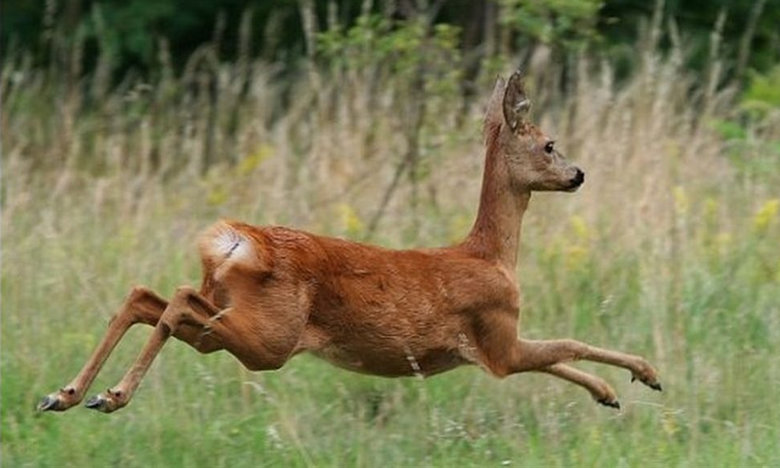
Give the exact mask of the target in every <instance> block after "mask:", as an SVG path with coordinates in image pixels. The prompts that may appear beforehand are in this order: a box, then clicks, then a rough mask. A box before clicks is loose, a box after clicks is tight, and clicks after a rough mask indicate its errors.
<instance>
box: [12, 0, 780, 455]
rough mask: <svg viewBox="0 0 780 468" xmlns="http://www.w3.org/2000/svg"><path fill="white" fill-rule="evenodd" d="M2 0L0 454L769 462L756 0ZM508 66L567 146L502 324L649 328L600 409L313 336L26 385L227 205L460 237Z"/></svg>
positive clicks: (772, 132)
mask: <svg viewBox="0 0 780 468" xmlns="http://www.w3.org/2000/svg"><path fill="white" fill-rule="evenodd" d="M217 5H218V6H217ZM2 7H3V15H2V21H3V25H2V26H3V27H2V38H3V44H2V51H3V67H2V72H1V73H0V92H1V93H2V98H3V103H2V104H3V105H2V114H1V118H2V120H1V121H0V125H1V127H0V130H2V137H3V139H2V149H3V152H2V170H3V173H2V192H1V193H0V196H1V197H2V199H1V201H2V226H1V227H2V233H3V262H2V291H1V293H2V305H3V314H2V332H1V333H2V335H1V337H2V356H1V357H0V366H1V368H0V370H1V371H2V392H1V400H0V403H2V426H1V429H2V439H3V449H2V462H3V464H5V465H7V466H106V465H120V466H231V467H232V466H262V465H282V464H284V465H293V466H311V465H315V466H343V465H347V466H353V465H354V466H382V465H390V466H392V465H431V466H452V465H456V464H457V465H459V466H497V465H501V466H512V465H520V466H526V465H528V466H539V465H544V466H548V465H552V466H573V465H574V466H579V465H605V466H647V465H651V466H657V465H663V466H667V465H677V466H702V465H705V466H777V465H778V464H780V451H778V449H777V445H778V444H777V442H778V440H780V429H779V428H778V425H777V421H780V404H779V403H778V401H777V398H776V395H775V388H777V387H778V385H780V362H778V360H777V359H776V357H777V355H778V352H780V349H778V346H779V345H778V343H780V243H779V242H778V238H779V237H780V214H779V211H780V193H779V192H778V189H777V187H778V186H780V170H778V168H780V95H778V89H780V66H778V56H779V54H780V47H779V46H778V36H777V32H776V31H775V29H776V27H775V25H776V24H777V23H778V19H779V18H778V14H780V8H778V7H777V4H776V3H773V2H772V1H769V0H767V1H761V0H759V1H756V2H710V3H708V4H707V5H706V6H702V5H700V4H694V3H693V2H684V1H680V2H669V3H663V2H658V3H656V4H654V5H653V7H652V9H648V8H650V7H647V6H645V3H643V2H628V1H609V2H605V3H603V4H602V3H598V2H590V1H574V0H555V1H553V0H549V1H544V2H518V1H511V0H501V1H498V2H493V1H474V2H465V1H457V0H451V1H433V0H431V1H423V0H419V1H409V0H407V1H404V0H399V1H396V2H371V1H362V2H358V1H332V2H326V1H314V0H300V1H282V0H280V1H278V2H255V3H252V2H220V3H218V4H217V3H216V2H197V1H190V2H176V1H155V2H145V1H141V0H135V1H132V2H112V1H106V2H101V3H97V2H91V1H87V0H83V1H69V2H55V1H48V2H21V1H17V2H14V1H4V2H3V5H2ZM518 66H520V67H522V68H523V69H524V70H526V72H527V73H528V75H529V86H530V87H531V92H532V97H533V98H534V107H533V112H534V114H535V116H534V118H535V119H536V120H537V121H539V122H540V124H541V126H542V128H544V129H545V130H546V131H547V132H549V133H550V134H552V135H555V137H556V138H557V140H558V146H559V147H560V148H561V149H562V150H563V151H564V152H565V153H566V154H567V155H568V156H569V157H570V158H571V159H573V160H575V161H577V163H578V164H579V165H581V166H582V167H584V168H585V170H586V172H587V174H588V176H587V183H586V184H585V185H584V186H583V188H582V189H581V190H580V191H579V192H578V193H577V194H575V195H566V194H539V195H535V196H534V200H533V202H532V204H531V208H530V210H529V213H528V216H527V219H526V222H525V223H524V231H523V239H522V246H523V248H522V251H521V258H520V265H519V276H520V278H521V283H522V289H523V292H524V298H523V307H522V313H523V316H524V320H523V322H522V330H521V331H522V333H523V334H524V335H525V336H528V337H531V338H549V337H562V336H571V337H575V338H579V339H583V340H585V341H588V342H591V343H594V344H600V345H608V346H610V347H615V348H619V349H625V350H631V351H633V352H636V353H640V354H643V355H645V356H647V357H648V358H649V359H650V360H651V361H653V362H654V363H655V364H656V365H657V366H658V368H659V369H660V371H661V375H662V381H663V384H664V389H665V391H664V393H663V394H655V393H651V392H650V391H648V390H647V389H645V388H641V387H640V386H639V385H636V384H634V385H632V384H630V383H629V376H628V375H627V374H626V373H625V372H622V371H619V370H615V369H611V368H607V367H605V366H598V365H590V364H581V367H582V368H584V369H588V370H590V371H593V372H596V373H598V374H599V375H601V376H603V377H605V378H607V379H608V380H609V381H610V382H612V383H613V385H614V386H615V388H616V390H617V391H618V393H619V394H620V397H621V403H622V404H623V409H622V410H621V411H620V412H615V411H611V410H608V409H605V408H602V407H599V406H597V405H595V404H594V403H592V402H591V401H590V399H589V397H588V395H587V394H586V393H585V392H584V391H582V390H581V389H579V388H575V387H573V386H571V385H568V384H565V383H563V382H561V381H558V380H553V379H550V378H549V377H546V376H541V375H520V376H514V377H510V378H508V379H505V380H503V381H497V380H495V379H493V378H491V377H489V376H487V375H485V374H483V373H482V372H481V371H479V370H477V369H473V368H463V369H459V370H456V371H453V372H451V373H448V374H444V375H441V376H438V377H435V378H432V379H429V380H425V381H421V380H416V379H396V380H391V379H380V378H372V377H366V376H360V375H355V374H351V373H348V372H346V371H342V370H338V369H334V368H332V367H331V366H329V365H328V364H325V363H323V362H320V361H317V360H315V359H313V358H309V357H306V356H302V357H298V358H295V359H294V360H293V361H292V362H291V363H289V364H288V365H287V366H286V367H285V368H284V369H282V370H280V371H277V372H272V373H271V372H269V373H249V372H247V371H246V370H244V369H243V368H242V367H241V366H240V365H239V364H238V363H237V362H236V361H235V360H234V359H232V358H231V357H230V356H229V355H226V354H224V353H217V354H214V355H209V356H201V355H198V354H196V353H195V352H193V351H192V350H191V349H189V348H188V347H186V345H183V344H181V343H176V342H171V343H169V344H168V345H166V348H165V350H164V352H163V353H161V355H160V356H159V357H158V359H157V361H156V362H155V364H154V366H153V367H152V369H151V371H150V374H149V375H148V377H147V378H146V379H145V380H144V382H143V383H142V385H141V387H140V389H139V392H138V394H137V395H136V397H135V398H134V400H133V402H132V404H131V405H130V406H129V407H128V408H126V409H124V410H122V411H121V412H118V413H116V414H114V415H111V416H105V415H102V414H98V413H95V412H91V411H85V410H83V409H73V410H72V411H70V412H68V413H65V414H45V415H41V414H37V413H35V412H34V410H33V408H34V405H35V403H36V402H37V401H38V399H39V398H40V397H41V396H43V395H45V394H47V393H48V392H50V391H52V390H54V389H56V388H58V387H59V386H62V385H64V384H65V383H66V382H67V381H68V380H69V379H70V378H71V377H72V376H73V375H75V373H76V372H77V371H78V370H79V368H80V366H81V365H82V364H83V362H84V361H85V359H86V357H87V356H88V354H89V353H90V352H91V351H92V349H93V348H94V346H95V345H96V343H97V340H98V339H99V338H100V337H101V336H102V333H103V332H104V330H105V326H106V322H107V320H108V318H109V317H110V316H111V315H112V313H113V312H114V311H115V309H116V308H117V307H118V306H119V304H120V303H121V300H122V297H123V296H124V295H125V294H126V293H127V292H128V291H129V289H130V286H131V285H132V284H137V283H142V284H146V285H148V286H150V287H152V288H153V289H155V290H157V291H159V292H160V293H162V294H164V295H170V294H171V292H172V291H173V290H174V288H175V287H176V286H178V285H180V284H185V283H189V284H197V282H198V279H199V271H198V270H199V265H198V259H197V256H196V254H195V249H194V245H193V244H194V239H195V238H196V236H197V233H198V232H199V231H200V230H201V229H202V228H203V227H205V226H206V225H208V224H209V223H211V222H212V221H213V220H214V219H215V218H217V217H220V216H228V217H233V218H239V219H245V220H248V221H251V222H254V223H258V224H261V223H278V224H287V225H292V226H296V227H299V228H303V229H307V230H312V231H317V232H320V233H325V234H330V235H335V236H343V237H347V238H351V239H358V240H368V241H371V242H376V243H380V244H383V245H386V246H391V247H398V248H403V247H409V246H420V245H423V246H434V245H441V244H446V243H449V242H455V241H457V240H459V239H460V238H462V236H464V235H465V233H466V232H467V230H468V228H469V227H470V224H471V222H472V219H473V216H474V214H475V211H476V203H477V200H478V194H479V183H480V181H481V167H482V157H483V156H482V155H483V149H482V144H481V119H482V113H483V109H484V104H485V102H486V99H487V97H488V95H489V92H490V90H491V88H492V83H493V80H494V79H495V75H496V73H499V72H501V73H504V74H506V73H507V72H509V71H511V70H513V69H515V68H517V67H518ZM148 334H149V329H148V328H144V327H138V328H137V329H134V330H131V332H130V333H129V334H128V336H127V337H126V339H125V341H123V342H122V343H121V344H120V346H119V347H118V349H117V350H116V352H115V353H114V355H113V356H112V358H111V359H110V360H109V362H108V363H107V365H106V367H105V369H104V372H103V373H102V374H100V375H99V377H98V379H97V381H96V383H95V385H94V386H93V390H92V392H97V391H99V390H100V389H102V388H105V387H107V386H110V385H113V384H114V383H115V382H116V381H117V380H118V379H119V377H120V375H121V374H122V373H123V372H124V371H125V370H126V369H127V367H128V366H129V364H130V362H131V360H132V359H134V357H135V355H136V353H137V352H138V350H139V349H140V346H141V345H142V343H143V342H144V340H145V339H146V338H147V336H148ZM578 365H579V364H578ZM92 392H90V393H92Z"/></svg>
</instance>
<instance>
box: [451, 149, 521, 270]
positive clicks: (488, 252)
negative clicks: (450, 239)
mask: <svg viewBox="0 0 780 468" xmlns="http://www.w3.org/2000/svg"><path fill="white" fill-rule="evenodd" d="M496 140H497V139H496ZM498 146H499V145H498V144H497V142H495V140H494V144H491V145H489V147H488V150H487V153H486V156H485V172H484V175H483V178H482V194H481V196H480V201H479V210H478V212H477V219H476V221H475V222H474V227H473V228H472V229H471V232H470V233H469V235H468V237H467V238H466V241H465V242H464V245H465V247H466V248H467V250H469V251H470V252H472V253H473V254H475V255H477V256H479V257H482V258H485V259H489V260H496V261H498V262H500V263H501V264H502V265H503V266H504V267H505V268H507V269H508V270H509V271H511V272H514V270H515V266H516V265H517V252H518V246H519V243H520V228H521V225H522V221H523V214H524V213H525V210H526V208H527V207H528V202H529V200H530V199H531V191H530V190H528V189H525V188H522V187H517V186H513V185H512V182H511V180H510V178H509V168H508V167H507V165H506V164H507V163H506V159H505V158H504V155H503V154H502V153H501V152H500V150H499V149H498Z"/></svg>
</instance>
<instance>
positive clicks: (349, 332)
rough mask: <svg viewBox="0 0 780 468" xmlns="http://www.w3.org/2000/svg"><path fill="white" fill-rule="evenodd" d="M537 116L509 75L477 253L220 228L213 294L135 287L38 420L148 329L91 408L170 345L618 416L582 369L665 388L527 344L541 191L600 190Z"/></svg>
mask: <svg viewBox="0 0 780 468" xmlns="http://www.w3.org/2000/svg"><path fill="white" fill-rule="evenodd" d="M529 109H530V101H529V99H528V98H527V97H526V92H525V88H524V84H523V78H522V76H521V74H520V72H515V73H514V74H512V75H511V76H510V77H509V79H508V80H505V79H503V78H501V77H498V78H497V80H496V84H495V86H494V89H493V93H492V96H491V97H490V100H489V102H488V106H487V110H486V113H485V120H484V125H483V138H484V143H485V147H486V150H485V165H484V171H483V179H482V188H481V194H480V202H479V208H478V212H477V216H476V220H475V222H474V224H473V227H472V229H471V231H470V232H469V234H468V235H467V236H466V238H465V239H464V240H463V241H462V242H460V243H458V244H456V245H452V246H448V247H441V248H421V249H411V250H392V249H387V248H383V247H379V246H374V245H369V244H365V243H358V242H351V241H348V240H344V239H340V238H334V237H325V236H320V235H315V234H312V233H309V232H305V231H302V230H297V229H292V228H287V227H281V226H253V225H249V224H245V223H242V222H238V221H231V220H220V221H218V222H216V224H214V225H212V226H211V227H209V228H207V229H206V230H205V232H203V234H202V235H201V236H200V238H199V240H198V250H199V253H200V257H201V263H202V271H203V277H202V282H201V286H200V289H198V290H196V289H195V288H193V287H190V286H181V287H179V288H177V289H176V290H175V293H174V294H173V296H172V297H171V299H170V300H166V299H164V298H162V297H161V296H160V295H158V294H156V293H155V292H153V291H152V290H150V289H148V288H145V287H141V286H136V287H133V288H132V289H131V291H130V293H129V295H128V296H127V298H126V299H125V301H124V303H123V304H122V305H121V307H120V308H119V311H118V312H117V313H116V314H115V315H114V316H113V318H112V319H111V321H110V322H109V325H108V330H107V331H106V333H105V335H104V337H103V339H102V341H101V342H100V343H99V345H98V346H97V348H96V349H95V350H94V352H93V354H92V355H91V357H90V358H89V360H88V361H87V362H86V363H85V365H84V366H83V368H82V369H81V371H80V372H79V373H78V374H77V376H76V377H75V378H74V379H73V380H72V381H71V382H70V383H69V384H68V385H66V386H65V387H63V388H61V389H60V390H58V391H57V392H54V393H52V394H49V395H47V396H46V397H44V398H43V399H42V401H41V402H40V403H39V405H38V409H39V410H40V411H64V410H67V409H69V408H71V407H73V406H75V405H77V404H79V403H80V402H81V401H82V400H83V398H84V396H85V393H86V391H87V390H88V388H89V387H90V385H91V384H92V382H93V380H94V378H95V376H96V375H97V373H98V372H99V371H100V369H101V368H102V366H103V364H104V363H105V361H106V359H107V358H108V356H109V354H110V353H111V352H112V350H113V349H114V347H115V346H116V345H117V343H118V342H119V341H120V340H121V338H122V336H123V335H124V334H125V332H126V331H127V330H128V329H129V328H130V327H132V326H133V325H136V324H146V325H150V326H152V327H153V332H152V334H151V336H150V337H149V338H148V341H147V342H146V344H145V346H144V347H143V349H142V350H141V352H140V354H139V355H138V357H137V359H136V360H135V362H134V363H133V364H132V365H131V367H130V369H129V370H128V371H127V372H126V374H125V375H124V377H123V378H122V379H121V381H120V382H119V383H118V384H117V385H116V386H114V387H111V388H109V389H107V390H106V391H105V392H103V393H100V394H98V395H95V396H93V397H91V398H89V399H88V400H87V401H86V404H85V406H86V407H87V408H91V409H94V410H97V411H101V412H104V413H111V412H114V411H116V410H118V409H120V408H123V407H124V406H126V405H127V404H128V403H129V402H130V400H131V398H132V397H133V394H134V393H135V392H136V389H137V388H138V386H139V384H140V382H141V380H142V379H143V377H144V375H145V374H146V372H147V370H148V369H149V366H150V365H151V363H152V361H153V360H154V358H155V356H156V355H157V354H158V353H159V352H160V351H161V349H162V348H163V345H164V344H165V343H166V342H167V340H168V339H169V338H170V337H171V336H173V337H174V338H177V339H179V340H181V341H183V342H185V343H187V344H188V345H190V346H191V347H193V348H194V349H195V350H197V351H198V352H200V353H212V352H215V351H218V350H224V351H227V352H228V353H230V354H232V355H233V356H234V357H235V358H237V359H238V361H240V363H241V364H243V366H245V367H246V368H247V369H249V370H251V371H268V370H276V369H279V368H281V367H282V366H283V365H285V363H287V361H289V360H290V359H291V358H292V357H293V356H296V355H298V354H301V353H304V352H308V353H311V354H313V355H315V356H317V357H319V358H322V359H324V360H326V361H329V362H330V363H332V364H334V365H335V366H338V367H341V368H344V369H347V370H350V371H354V372H359V373H364V374H371V375H377V376H384V377H403V376H420V377H429V376H432V375H435V374H439V373H442V372H445V371H448V370H451V369H453V368H456V367H459V366H462V365H476V366H479V367H481V368H482V369H484V370H485V371H486V372H488V373H489V374H491V375H493V376H495V377H498V378H504V377H506V376H509V375H513V374H519V373H523V372H540V373H545V374H549V375H552V376H555V377H558V378H560V379H563V380H565V381H568V382H570V383H573V384H576V385H579V386H581V387H583V388H584V389H586V390H587V391H588V392H589V393H590V395H591V396H592V397H593V399H594V400H595V401H596V402H598V403H600V404H602V405H605V406H608V407H612V408H617V409H619V408H620V403H619V401H618V399H617V396H616V393H615V391H614V390H613V388H612V387H611V386H610V385H609V384H608V383H607V382H606V381H604V380H603V379H602V378H600V377H597V376H595V375H592V374H590V373H587V372H584V371H582V370H579V369H577V368H576V367H574V366H572V365H571V364H570V363H571V362H574V361H579V360H587V361H595V362H599V363H603V364H608V365H612V366H618V367H621V368H624V369H626V370H628V371H630V372H631V380H632V381H634V380H636V379H638V380H639V381H641V382H642V383H644V384H645V385H647V386H649V387H650V388H651V389H654V390H658V391H661V389H662V388H661V384H660V382H659V381H658V374H657V371H656V369H655V368H654V367H653V366H651V365H650V364H649V363H648V361H646V360H645V359H644V358H642V357H640V356H637V355H633V354H627V353H624V352H618V351H614V350H610V349H604V348H599V347H596V346H592V345H590V344H587V343H584V342H581V341H577V340H574V339H552V340H529V339H523V338H521V337H520V336H519V333H518V323H519V322H518V320H519V314H520V300H519V290H518V286H517V281H516V266H517V257H518V245H519V242H520V230H521V224H522V219H523V215H524V213H525V211H526V209H527V208H528V204H529V201H530V199H531V194H532V192H534V191H563V192H574V191H576V190H577V189H578V188H579V187H580V186H581V185H582V184H583V182H584V180H585V175H584V173H583V171H582V170H581V169H580V168H578V167H576V166H574V165H572V164H570V163H569V162H567V161H566V159H565V158H564V156H562V155H561V153H560V152H559V151H558V150H557V149H556V148H555V145H554V141H553V140H551V139H550V138H548V136H547V135H546V134H545V133H544V132H542V131H541V130H540V129H539V128H538V127H537V126H536V125H534V124H533V123H531V122H530V120H529V115H528V114H529Z"/></svg>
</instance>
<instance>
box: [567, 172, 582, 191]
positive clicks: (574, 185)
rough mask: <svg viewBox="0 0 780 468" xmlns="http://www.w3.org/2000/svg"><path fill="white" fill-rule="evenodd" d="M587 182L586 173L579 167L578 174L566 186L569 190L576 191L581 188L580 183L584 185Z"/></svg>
mask: <svg viewBox="0 0 780 468" xmlns="http://www.w3.org/2000/svg"><path fill="white" fill-rule="evenodd" d="M584 182H585V173H584V172H582V171H581V170H580V169H577V174H576V175H575V176H574V177H572V178H571V180H569V185H568V186H567V187H566V191H567V192H574V191H576V190H577V189H578V188H580V185H582V184H583V183H584Z"/></svg>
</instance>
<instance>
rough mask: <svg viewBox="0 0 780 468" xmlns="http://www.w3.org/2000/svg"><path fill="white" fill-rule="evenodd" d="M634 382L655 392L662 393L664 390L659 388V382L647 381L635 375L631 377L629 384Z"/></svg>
mask: <svg viewBox="0 0 780 468" xmlns="http://www.w3.org/2000/svg"><path fill="white" fill-rule="evenodd" d="M636 380H639V381H640V382H642V383H643V384H645V385H647V386H648V387H650V388H652V389H653V390H655V391H657V392H662V391H663V390H664V389H663V387H662V386H661V382H659V381H657V380H655V379H652V380H651V379H647V378H642V377H637V376H636V375H633V374H632V375H631V382H634V381H636Z"/></svg>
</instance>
